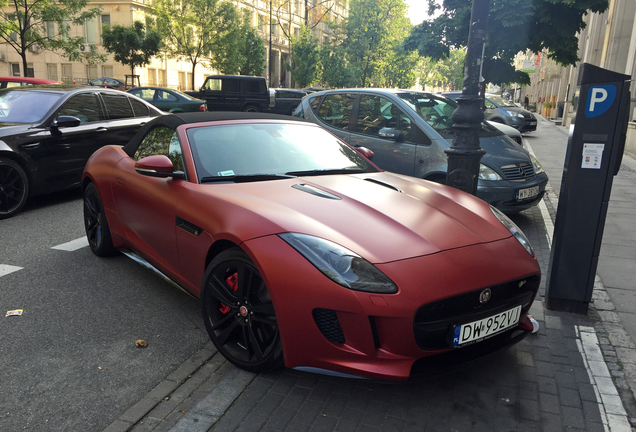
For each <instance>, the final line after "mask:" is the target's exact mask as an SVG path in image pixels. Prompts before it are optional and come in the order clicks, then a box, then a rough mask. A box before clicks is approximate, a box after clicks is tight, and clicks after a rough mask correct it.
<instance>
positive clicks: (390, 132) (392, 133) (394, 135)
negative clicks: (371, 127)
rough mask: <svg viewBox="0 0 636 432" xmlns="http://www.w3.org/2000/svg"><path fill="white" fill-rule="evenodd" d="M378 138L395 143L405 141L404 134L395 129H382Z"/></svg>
mask: <svg viewBox="0 0 636 432" xmlns="http://www.w3.org/2000/svg"><path fill="white" fill-rule="evenodd" d="M378 136H379V137H380V138H386V139H392V140H395V141H402V140H403V139H404V134H403V133H402V132H400V131H398V130H395V129H393V128H382V129H380V132H378Z"/></svg>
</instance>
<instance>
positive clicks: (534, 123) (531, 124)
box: [528, 121, 537, 126]
mask: <svg viewBox="0 0 636 432" xmlns="http://www.w3.org/2000/svg"><path fill="white" fill-rule="evenodd" d="M528 124H529V125H530V126H534V125H536V124H537V122H536V121H530V122H528Z"/></svg>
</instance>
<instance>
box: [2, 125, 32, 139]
mask: <svg viewBox="0 0 636 432" xmlns="http://www.w3.org/2000/svg"><path fill="white" fill-rule="evenodd" d="M32 126H33V124H31V123H29V124H19V123H0V137H4V136H11V135H15V134H17V133H20V132H24V131H25V130H28V129H30V128H31V127H32Z"/></svg>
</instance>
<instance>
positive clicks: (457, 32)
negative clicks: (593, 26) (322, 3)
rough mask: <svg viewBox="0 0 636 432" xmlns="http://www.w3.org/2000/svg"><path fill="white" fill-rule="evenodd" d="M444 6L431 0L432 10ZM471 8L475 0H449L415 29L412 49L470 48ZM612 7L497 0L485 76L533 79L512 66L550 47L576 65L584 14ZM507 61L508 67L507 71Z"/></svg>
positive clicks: (597, 0) (595, 1)
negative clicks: (519, 56) (528, 53)
mask: <svg viewBox="0 0 636 432" xmlns="http://www.w3.org/2000/svg"><path fill="white" fill-rule="evenodd" d="M439 7H440V6H439V5H437V4H436V3H435V2H434V1H433V0H429V13H431V12H433V11H435V10H436V9H437V8H439ZM471 7H472V3H471V1H470V0H444V2H443V4H442V6H441V9H442V13H441V15H439V16H438V17H437V18H435V19H434V20H432V21H424V22H423V23H422V24H421V25H419V26H417V27H415V28H414V29H413V32H412V33H411V35H410V36H409V37H408V38H407V40H406V42H405V46H406V48H407V49H411V50H418V51H419V53H420V55H422V56H430V57H433V58H436V59H440V58H443V57H445V56H447V55H448V53H449V51H450V49H452V48H457V47H460V46H466V44H467V41H468V29H469V25H470V13H471ZM607 7H608V0H582V1H578V0H577V1H573V0H532V1H528V0H492V2H491V4H490V15H489V20H488V30H487V35H486V49H485V55H484V68H483V76H484V78H485V79H486V81H487V82H493V83H496V84H501V83H507V82H524V80H528V79H529V78H528V76H527V74H523V73H515V71H514V68H513V67H512V66H511V64H512V61H513V58H514V56H515V55H516V54H517V53H518V52H520V51H526V49H528V50H530V51H533V52H538V51H541V50H542V49H544V48H547V49H548V51H549V54H548V55H549V57H551V58H553V59H554V60H556V61H557V62H558V63H560V64H562V65H565V66H567V65H572V64H575V63H576V62H577V61H578V60H579V57H578V37H577V34H578V33H579V32H580V31H581V30H583V29H584V28H585V22H584V21H583V16H584V15H585V14H586V13H587V11H592V12H603V11H604V10H606V9H607ZM493 61H496V62H498V65H499V67H496V63H493ZM489 63H493V64H491V65H489ZM502 65H507V66H505V69H502V68H501V66H502ZM523 75H525V76H523Z"/></svg>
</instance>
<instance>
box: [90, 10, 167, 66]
mask: <svg viewBox="0 0 636 432" xmlns="http://www.w3.org/2000/svg"><path fill="white" fill-rule="evenodd" d="M102 41H103V42H102V43H103V45H104V49H106V51H108V52H109V53H111V54H113V56H114V57H115V61H118V62H120V63H121V64H123V65H126V66H130V73H131V75H132V74H134V71H135V66H145V65H147V64H148V63H150V59H151V58H152V57H153V56H155V55H156V54H157V53H159V49H160V48H161V36H160V35H159V33H157V32H156V31H152V30H150V31H146V26H145V25H144V23H142V22H141V21H135V22H134V23H133V24H132V25H131V26H128V27H126V26H121V25H114V26H113V27H112V28H108V27H107V26H104V28H103V29H102Z"/></svg>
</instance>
